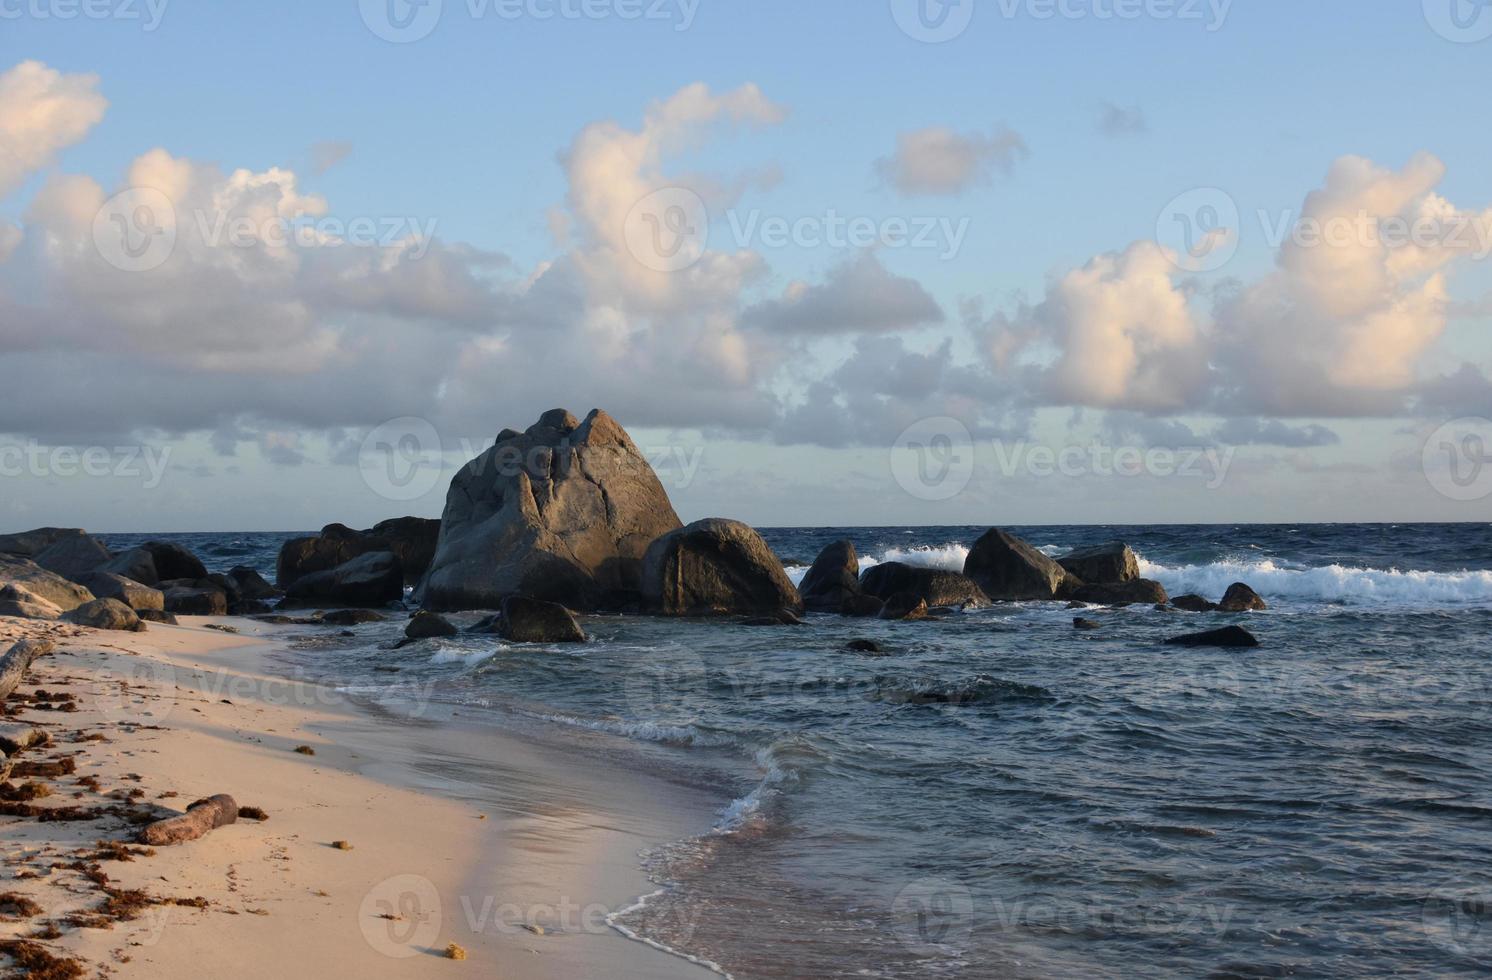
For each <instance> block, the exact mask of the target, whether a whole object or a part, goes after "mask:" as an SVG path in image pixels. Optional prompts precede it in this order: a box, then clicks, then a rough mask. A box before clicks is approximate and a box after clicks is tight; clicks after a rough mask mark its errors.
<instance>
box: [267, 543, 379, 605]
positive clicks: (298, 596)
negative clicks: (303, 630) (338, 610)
mask: <svg viewBox="0 0 1492 980" xmlns="http://www.w3.org/2000/svg"><path fill="white" fill-rule="evenodd" d="M285 597H286V599H287V600H290V601H293V602H300V603H305V602H314V603H327V604H335V605H339V606H383V605H387V604H388V603H390V602H397V601H398V600H400V599H402V598H403V597H404V573H403V571H402V570H401V569H400V567H399V559H398V558H395V557H394V555H393V553H392V552H388V551H379V552H373V553H371V554H366V555H361V556H359V557H357V558H354V559H352V560H351V561H349V562H347V563H345V564H342V565H338V566H337V567H336V568H333V569H331V570H329V571H325V572H312V573H310V574H309V575H303V576H301V577H300V578H297V579H296V580H295V581H294V582H293V583H292V584H291V586H290V587H289V588H288V589H286V590H285Z"/></svg>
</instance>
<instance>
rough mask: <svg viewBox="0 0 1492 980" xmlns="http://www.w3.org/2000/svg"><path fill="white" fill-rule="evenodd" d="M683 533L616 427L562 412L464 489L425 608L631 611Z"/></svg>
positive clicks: (455, 489) (450, 499)
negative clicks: (544, 604)
mask: <svg viewBox="0 0 1492 980" xmlns="http://www.w3.org/2000/svg"><path fill="white" fill-rule="evenodd" d="M678 527H679V518H678V515H677V514H675V513H674V509H673V506H672V505H671V504H670V503H669V502H668V494H667V493H665V492H664V489H663V485H662V484H661V483H659V482H658V477H657V475H656V474H655V473H654V472H653V469H652V467H651V466H649V465H648V462H647V460H646V459H645V458H644V457H643V455H642V453H641V452H640V451H639V450H638V449H637V447H636V446H635V445H633V443H632V440H631V439H630V438H629V437H628V435H627V433H626V432H625V431H624V430H623V429H622V427H621V426H620V425H618V424H617V423H616V422H615V421H614V420H613V419H612V418H611V416H609V415H607V414H606V413H605V412H601V411H599V410H598V411H594V412H592V413H591V414H590V415H589V416H588V417H587V418H586V420H585V422H584V423H577V422H576V421H575V418H574V416H572V415H570V414H569V413H568V412H565V411H563V410H558V409H557V410H555V411H552V412H547V413H545V414H544V416H543V417H541V418H540V419H539V421H538V422H537V423H535V424H534V425H533V426H531V427H530V428H529V429H528V431H527V432H524V433H522V434H521V435H516V436H515V435H508V436H507V437H506V438H505V439H503V440H502V441H500V442H499V443H497V444H496V445H494V446H493V447H492V448H491V449H489V450H487V451H486V452H485V453H483V454H482V455H481V456H478V457H477V458H476V459H474V460H472V461H471V462H469V463H468V464H466V466H465V467H463V468H462V470H461V472H460V473H457V474H456V476H455V478H454V479H452V481H451V488H450V492H449V493H448V494H447V496H446V507H445V512H444V514H443V515H442V517H441V526H440V543H439V546H438V547H437V548H436V551H435V558H434V560H433V561H432V562H431V565H430V572H429V574H428V575H427V576H426V577H425V579H424V581H423V582H422V583H421V586H420V594H421V598H422V601H423V604H424V605H425V607H426V608H429V609H433V610H436V611H455V610H461V609H495V608H497V607H498V606H499V605H500V604H501V602H502V600H503V599H504V598H506V597H508V596H510V595H527V596H531V597H534V598H539V599H545V600H550V601H556V602H561V603H563V604H565V605H567V606H569V607H570V608H573V609H597V608H623V607H626V606H627V605H629V604H635V602H636V601H637V598H638V595H639V593H640V591H641V589H642V578H643V567H642V566H643V557H644V555H645V553H646V552H647V550H648V547H649V545H651V544H652V543H653V542H654V541H656V540H658V538H659V537H661V536H662V535H665V534H667V533H668V532H670V531H673V530H675V529H677V528H678ZM789 587H791V586H789ZM794 602H796V592H794Z"/></svg>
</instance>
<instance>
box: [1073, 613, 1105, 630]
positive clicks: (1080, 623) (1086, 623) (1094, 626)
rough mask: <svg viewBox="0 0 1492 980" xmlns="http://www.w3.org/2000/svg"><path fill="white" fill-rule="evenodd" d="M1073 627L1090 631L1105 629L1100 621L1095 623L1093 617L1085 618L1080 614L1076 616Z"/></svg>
mask: <svg viewBox="0 0 1492 980" xmlns="http://www.w3.org/2000/svg"><path fill="white" fill-rule="evenodd" d="M1072 628H1073V629H1075V630H1089V631H1091V630H1101V629H1103V625H1102V624H1100V623H1095V622H1094V621H1093V620H1091V619H1084V618H1083V617H1081V616H1078V617H1077V618H1075V619H1074V620H1073V621H1072Z"/></svg>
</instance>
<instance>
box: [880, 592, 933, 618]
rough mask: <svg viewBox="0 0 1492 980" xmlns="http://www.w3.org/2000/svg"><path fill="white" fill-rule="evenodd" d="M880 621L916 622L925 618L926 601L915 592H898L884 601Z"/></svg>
mask: <svg viewBox="0 0 1492 980" xmlns="http://www.w3.org/2000/svg"><path fill="white" fill-rule="evenodd" d="M880 618H881V619H898V620H917V619H926V618H927V600H926V599H924V598H922V597H921V596H920V595H918V594H917V593H915V592H898V593H896V594H895V595H893V596H891V597H890V598H888V599H887V600H886V604H885V606H883V607H882V608H881V616H880Z"/></svg>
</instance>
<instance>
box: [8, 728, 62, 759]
mask: <svg viewBox="0 0 1492 980" xmlns="http://www.w3.org/2000/svg"><path fill="white" fill-rule="evenodd" d="M51 740H52V736H50V735H48V734H47V730H46V729H45V728H36V727H34V726H32V725H26V724H16V723H14V722H9V723H3V724H0V751H4V752H5V753H6V754H7V755H15V754H16V753H18V752H24V751H25V750H26V749H30V748H34V747H36V746H38V745H46V744H48V743H49V742H51Z"/></svg>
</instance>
